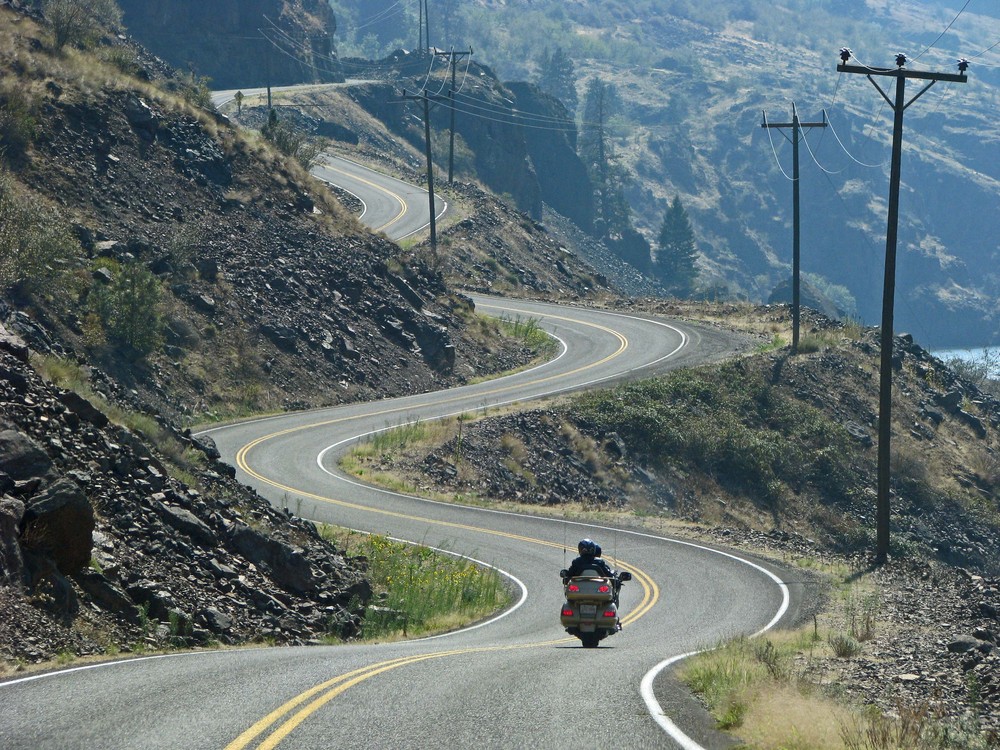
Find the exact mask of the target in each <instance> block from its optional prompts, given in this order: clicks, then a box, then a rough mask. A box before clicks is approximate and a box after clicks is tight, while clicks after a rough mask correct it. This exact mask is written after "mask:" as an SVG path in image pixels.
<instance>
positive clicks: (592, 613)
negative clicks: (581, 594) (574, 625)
mask: <svg viewBox="0 0 1000 750" xmlns="http://www.w3.org/2000/svg"><path fill="white" fill-rule="evenodd" d="M580 615H581V616H582V617H587V616H589V617H597V605H596V604H581V605H580Z"/></svg>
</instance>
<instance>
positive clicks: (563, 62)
mask: <svg viewBox="0 0 1000 750" xmlns="http://www.w3.org/2000/svg"><path fill="white" fill-rule="evenodd" d="M538 87H539V88H540V89H541V90H542V91H544V92H545V93H547V94H552V96H554V97H555V98H556V99H558V100H559V101H561V102H562V103H563V104H564V105H565V107H566V109H568V110H569V111H570V112H576V108H577V105H578V104H579V97H578V96H577V93H576V68H575V67H574V66H573V61H572V60H571V59H570V57H569V55H567V54H566V52H565V51H564V50H563V48H562V47H556V49H555V52H553V53H552V54H551V55H550V54H549V50H548V49H547V48H546V50H545V51H544V52H543V53H542V56H541V58H539V61H538Z"/></svg>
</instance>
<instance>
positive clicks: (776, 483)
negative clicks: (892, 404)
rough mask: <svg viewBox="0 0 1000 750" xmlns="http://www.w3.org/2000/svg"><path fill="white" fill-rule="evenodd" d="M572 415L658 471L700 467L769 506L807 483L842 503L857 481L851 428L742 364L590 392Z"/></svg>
mask: <svg viewBox="0 0 1000 750" xmlns="http://www.w3.org/2000/svg"><path fill="white" fill-rule="evenodd" d="M570 411H571V413H573V414H574V416H575V417H577V418H578V419H579V420H581V421H583V422H585V423H588V424H590V425H592V426H593V427H595V428H597V429H598V430H599V431H602V432H617V433H618V434H619V435H621V436H622V437H623V438H624V439H625V440H626V442H627V443H628V444H629V445H631V446H633V449H634V451H635V452H636V454H637V456H638V457H640V458H641V459H642V460H645V461H647V462H649V463H650V464H652V466H653V467H654V468H656V467H664V466H667V467H670V466H673V467H679V468H684V467H687V468H697V469H699V470H701V471H704V472H706V473H707V474H709V475H710V476H711V477H712V478H713V479H714V480H715V481H716V482H718V483H719V484H720V485H722V486H723V487H726V488H727V489H730V490H731V491H733V492H737V493H741V494H746V495H748V496H750V497H752V498H754V499H756V500H758V501H761V502H763V503H766V504H769V505H773V504H774V503H776V502H779V501H780V500H781V498H782V497H783V496H784V495H785V494H786V491H787V490H788V489H789V488H794V489H798V488H799V487H800V486H801V484H802V483H803V482H805V483H808V484H810V485H811V486H813V487H814V488H816V489H817V490H818V491H819V492H820V494H821V495H822V496H824V497H827V498H842V497H844V496H846V495H847V494H848V493H849V491H850V489H851V488H852V486H853V483H854V482H855V481H856V480H855V472H853V471H852V469H851V461H852V457H853V456H854V455H855V454H856V451H857V449H856V448H855V447H854V445H853V444H852V442H851V439H850V436H849V435H848V433H847V432H846V430H845V429H844V428H843V427H842V426H841V425H839V424H837V423H836V422H834V421H832V420H831V419H829V418H827V417H826V416H825V415H824V414H823V412H821V411H820V410H819V409H817V408H815V407H813V406H810V405H807V404H803V403H801V402H800V401H798V400H796V399H794V398H792V397H791V396H789V395H786V394H784V393H783V392H782V391H780V390H779V389H777V388H774V387H772V386H771V385H770V384H769V383H767V382H766V381H765V379H764V376H763V375H762V374H761V373H759V372H752V371H751V372H746V371H745V370H744V368H742V366H741V365H740V364H739V363H734V364H730V365H725V366H723V367H721V368H719V369H718V370H717V371H711V370H686V371H678V372H675V373H671V374H669V375H667V376H664V377H662V378H657V379H655V380H647V381H641V382H637V383H630V384H626V385H622V386H618V387H616V388H614V389H611V390H608V391H601V392H595V393H591V394H587V395H584V396H581V397H579V398H577V399H576V400H575V401H574V403H573V405H572V406H571V407H570Z"/></svg>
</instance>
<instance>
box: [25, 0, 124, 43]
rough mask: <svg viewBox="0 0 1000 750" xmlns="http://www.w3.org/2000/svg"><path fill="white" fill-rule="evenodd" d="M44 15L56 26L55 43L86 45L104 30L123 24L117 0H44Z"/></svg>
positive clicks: (53, 30)
mask: <svg viewBox="0 0 1000 750" xmlns="http://www.w3.org/2000/svg"><path fill="white" fill-rule="evenodd" d="M41 6H42V14H43V15H44V16H45V20H47V21H48V22H49V24H50V25H51V26H52V33H53V35H54V37H55V38H54V44H55V48H56V49H57V50H61V49H62V48H63V47H65V46H66V45H67V44H69V45H72V46H76V47H85V46H87V45H90V44H92V43H93V42H94V41H95V40H96V39H97V38H98V37H99V36H100V35H101V34H102V33H103V32H104V31H113V30H117V29H118V28H119V27H120V26H121V22H122V12H121V9H120V8H119V7H118V4H117V3H116V2H115V0H42V1H41Z"/></svg>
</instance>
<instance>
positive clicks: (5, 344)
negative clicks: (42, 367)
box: [0, 323, 29, 364]
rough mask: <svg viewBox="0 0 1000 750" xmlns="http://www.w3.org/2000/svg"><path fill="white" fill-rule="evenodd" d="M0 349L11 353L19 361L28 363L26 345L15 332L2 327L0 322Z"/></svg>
mask: <svg viewBox="0 0 1000 750" xmlns="http://www.w3.org/2000/svg"><path fill="white" fill-rule="evenodd" d="M0 351H4V352H8V353H9V354H13V355H14V356H15V357H17V359H18V360H20V361H21V362H23V363H25V364H27V363H28V355H29V351H28V345H27V344H26V343H25V342H24V339H22V338H21V337H20V336H18V335H17V334H16V333H11V332H10V331H8V330H7V329H6V328H4V326H3V323H0Z"/></svg>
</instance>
